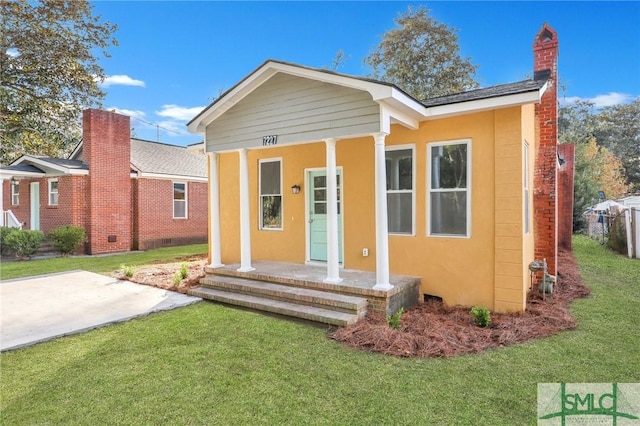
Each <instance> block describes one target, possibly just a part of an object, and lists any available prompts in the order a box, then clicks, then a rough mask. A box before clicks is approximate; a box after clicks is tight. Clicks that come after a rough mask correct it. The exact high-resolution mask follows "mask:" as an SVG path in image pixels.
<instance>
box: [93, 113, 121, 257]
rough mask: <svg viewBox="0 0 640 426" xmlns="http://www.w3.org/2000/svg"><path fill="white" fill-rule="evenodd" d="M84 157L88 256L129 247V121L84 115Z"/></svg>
mask: <svg viewBox="0 0 640 426" xmlns="http://www.w3.org/2000/svg"><path fill="white" fill-rule="evenodd" d="M82 120H83V122H82V127H83V156H84V161H85V162H87V163H88V164H89V179H88V185H87V189H88V193H87V194H88V195H87V196H88V201H89V203H88V204H89V206H88V208H89V215H88V216H89V223H88V227H87V228H88V229H87V235H88V237H89V247H88V252H89V253H90V254H96V253H107V252H119V251H128V250H130V248H131V177H130V173H131V167H130V162H131V159H130V151H131V146H130V120H129V117H127V116H123V115H120V114H116V113H112V112H108V111H102V110H97V109H89V110H85V111H84V112H83V116H82Z"/></svg>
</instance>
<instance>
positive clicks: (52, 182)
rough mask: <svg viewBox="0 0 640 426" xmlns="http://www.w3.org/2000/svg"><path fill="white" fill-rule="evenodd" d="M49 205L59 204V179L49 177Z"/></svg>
mask: <svg viewBox="0 0 640 426" xmlns="http://www.w3.org/2000/svg"><path fill="white" fill-rule="evenodd" d="M49 205H50V206H57V205H58V179H49Z"/></svg>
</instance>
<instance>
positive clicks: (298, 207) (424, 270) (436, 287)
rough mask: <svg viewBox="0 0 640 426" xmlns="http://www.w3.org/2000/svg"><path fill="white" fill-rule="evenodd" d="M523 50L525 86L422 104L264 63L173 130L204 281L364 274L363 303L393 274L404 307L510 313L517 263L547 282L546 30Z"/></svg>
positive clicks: (550, 136) (551, 243)
mask: <svg viewBox="0 0 640 426" xmlns="http://www.w3.org/2000/svg"><path fill="white" fill-rule="evenodd" d="M533 50H534V78H533V79H530V80H525V81H520V82H516V83H511V84H503V85H498V86H494V87H488V88H483V89H478V90H473V91H469V92H464V93H460V94H456V95H451V96H444V97H440V98H435V99H428V100H418V99H414V98H412V97H411V96H409V95H407V94H406V93H404V92H403V91H402V89H401V88H399V87H396V86H394V85H391V84H387V83H384V82H380V81H375V80H370V79H364V78H359V77H353V76H348V75H343V74H339V73H335V72H330V71H327V70H321V69H314V68H308V67H304V66H299V65H295V64H291V63H285V62H280V61H274V60H268V61H266V62H265V63H264V64H262V65H261V66H260V67H259V68H258V69H256V70H255V71H253V72H252V73H251V74H249V75H248V76H247V77H246V78H244V79H243V80H242V81H240V82H239V83H238V84H237V85H236V86H234V87H233V88H232V89H230V90H229V91H227V92H226V93H225V94H223V95H222V96H221V97H220V98H218V99H217V100H216V101H214V102H213V103H212V104H211V105H209V106H208V107H207V108H206V109H204V110H203V111H202V112H201V113H200V114H199V115H198V116H196V117H195V118H194V119H193V120H192V121H191V122H190V123H189V124H188V129H189V130H190V131H191V132H193V133H198V134H201V135H203V137H204V140H205V147H206V148H205V149H206V152H207V155H208V158H209V203H210V205H209V242H210V245H209V247H210V249H209V250H210V262H211V265H210V269H209V273H210V274H212V275H215V274H216V273H217V271H219V270H222V268H223V265H227V269H229V266H230V265H232V268H233V269H234V270H236V271H238V274H237V275H238V276H241V277H244V278H247V277H249V274H251V273H253V274H254V276H253V278H254V279H255V280H258V281H259V280H260V279H261V278H260V274H261V270H260V269H261V268H262V267H264V265H266V263H265V262H270V263H282V264H283V265H287V268H289V269H291V268H293V266H291V265H310V266H309V267H316V268H317V269H315V271H322V280H321V281H322V283H324V285H325V287H330V288H332V289H336V288H339V287H340V286H341V285H344V286H348V284H347V283H346V279H345V276H346V275H348V274H350V273H351V271H354V270H355V271H368V272H369V273H370V274H371V275H370V276H371V277H373V278H372V280H373V281H372V283H371V291H372V292H378V293H377V294H380V293H384V292H393V291H394V288H395V287H396V285H395V284H394V278H393V277H394V276H395V275H396V274H397V275H402V276H411V277H417V278H418V279H419V280H418V281H419V284H418V287H417V288H418V290H417V296H412V297H409V298H405V299H403V302H402V304H404V305H406V304H411V303H417V302H418V299H422V298H423V297H427V296H436V297H440V298H442V299H443V301H444V302H445V303H446V304H448V305H463V306H471V305H483V306H486V307H488V308H489V309H491V310H494V311H498V312H521V311H523V310H524V309H525V306H526V296H527V292H528V290H529V288H530V285H531V281H530V279H531V277H530V273H529V269H528V265H529V263H530V262H531V261H533V260H534V259H543V258H544V259H546V260H547V263H548V265H549V271H550V273H551V274H555V273H556V270H555V269H556V251H557V236H556V234H557V224H556V223H557V217H556V216H557V207H556V206H555V200H556V187H555V180H556V175H557V168H558V162H557V152H556V140H557V136H556V131H557V130H556V109H557V107H556V99H557V87H556V86H557V54H558V41H557V35H556V33H555V31H554V30H553V29H552V28H550V27H549V26H548V25H546V24H545V25H544V26H543V27H542V29H541V30H540V32H539V33H538V34H537V35H536V37H535V40H534V48H533ZM285 269H286V268H285ZM243 274H244V275H243ZM263 275H265V274H263ZM280 281H281V282H284V281H287V280H280ZM294 281H295V280H294V279H289V280H288V282H290V283H291V282H294ZM300 281H304V280H300ZM294 284H296V283H295V282H294ZM298 284H299V283H298ZM325 289H326V288H325ZM225 301H228V302H229V303H233V302H232V301H230V299H225ZM398 307H399V305H397V304H396V305H393V304H392V305H387V306H386V309H385V310H384V311H385V312H386V313H387V314H388V313H390V312H393V311H394V310H395V309H397V308H398Z"/></svg>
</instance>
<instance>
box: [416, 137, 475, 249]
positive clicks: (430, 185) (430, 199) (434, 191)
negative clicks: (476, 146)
mask: <svg viewBox="0 0 640 426" xmlns="http://www.w3.org/2000/svg"><path fill="white" fill-rule="evenodd" d="M452 145H465V146H466V151H467V152H466V169H465V186H464V187H457V186H453V185H451V186H447V187H444V188H443V187H441V184H440V183H439V180H440V175H439V174H438V176H436V175H435V174H434V172H435V170H434V160H435V158H433V156H432V150H433V149H434V148H439V147H443V148H444V147H447V146H452ZM472 158H473V157H472V155H471V139H457V140H451V141H443V142H431V143H427V200H426V202H427V209H426V211H427V214H426V217H427V236H429V237H445V238H470V237H471V180H472V179H471V161H472ZM434 186H435V187H434ZM461 193H463V194H464V195H465V210H464V214H465V232H464V233H456V232H439V231H438V230H434V229H433V226H432V220H434V218H437V217H441V218H442V216H443V214H442V213H443V210H442V209H441V210H440V211H439V212H436V211H435V210H434V208H435V207H436V203H435V201H438V202H442V201H445V200H434V197H435V196H439V194H451V195H453V194H456V195H455V197H458V195H457V194H461ZM445 213H446V211H445ZM448 217H451V216H450V215H449V216H448Z"/></svg>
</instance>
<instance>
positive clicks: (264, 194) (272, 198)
mask: <svg viewBox="0 0 640 426" xmlns="http://www.w3.org/2000/svg"><path fill="white" fill-rule="evenodd" d="M259 165H260V177H259V179H260V182H259V186H260V229H278V230H281V229H282V160H280V159H268V160H260V162H259Z"/></svg>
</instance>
